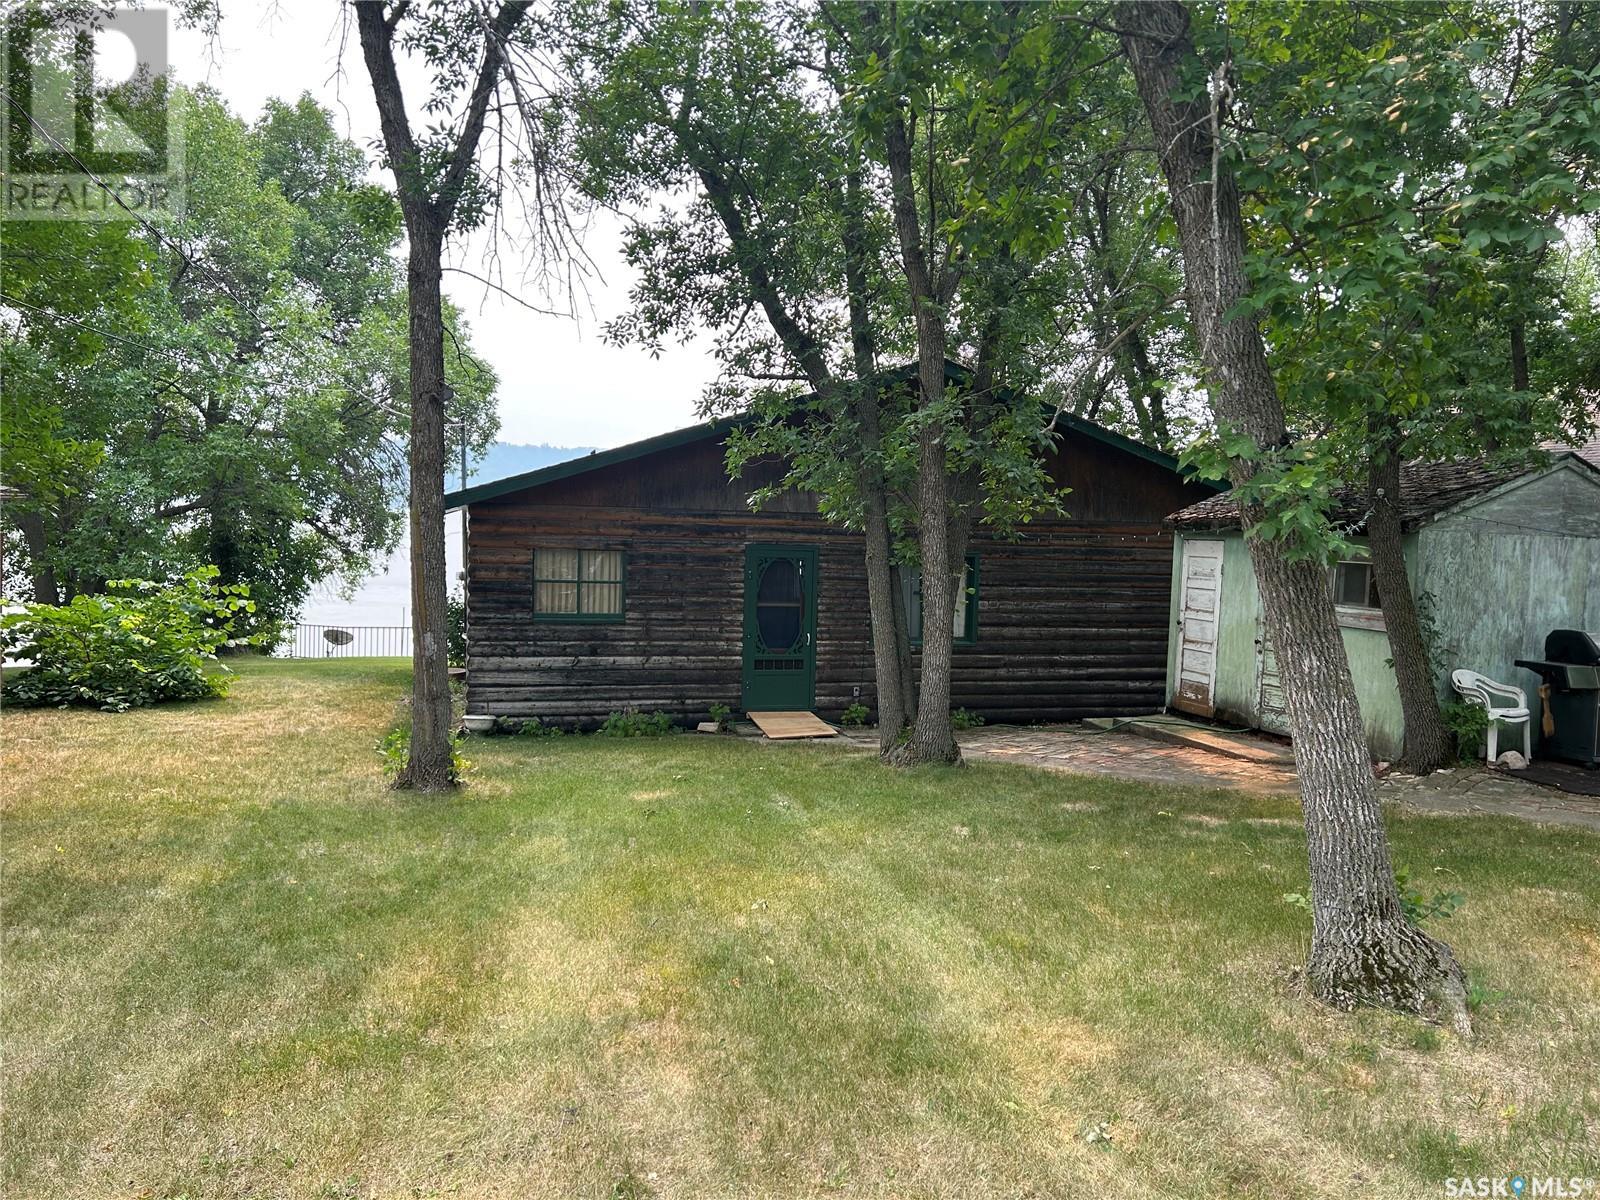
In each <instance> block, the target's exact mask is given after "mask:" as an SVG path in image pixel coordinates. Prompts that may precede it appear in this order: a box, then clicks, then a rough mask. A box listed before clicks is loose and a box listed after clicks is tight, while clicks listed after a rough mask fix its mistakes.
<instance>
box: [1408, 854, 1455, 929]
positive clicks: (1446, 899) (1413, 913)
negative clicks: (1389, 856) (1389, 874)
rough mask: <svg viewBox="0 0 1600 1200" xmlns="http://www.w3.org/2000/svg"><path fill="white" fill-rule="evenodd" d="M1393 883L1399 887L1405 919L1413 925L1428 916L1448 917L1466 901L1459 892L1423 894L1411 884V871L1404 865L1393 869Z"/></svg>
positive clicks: (1420, 922)
mask: <svg viewBox="0 0 1600 1200" xmlns="http://www.w3.org/2000/svg"><path fill="white" fill-rule="evenodd" d="M1394 885H1395V887H1397V888H1399V889H1400V907H1401V908H1403V909H1404V910H1405V913H1406V920H1408V921H1410V922H1411V923H1412V924H1413V925H1420V924H1422V922H1424V921H1426V920H1428V919H1429V918H1430V917H1449V916H1450V915H1451V914H1452V913H1454V912H1455V911H1456V909H1458V908H1460V907H1461V906H1462V905H1463V904H1465V903H1466V902H1467V901H1466V897H1465V896H1463V895H1462V894H1461V893H1460V892H1435V893H1434V894H1433V895H1432V896H1424V895H1423V894H1422V892H1421V891H1420V890H1418V889H1417V888H1415V887H1413V886H1412V885H1411V872H1410V870H1409V869H1408V868H1406V867H1401V868H1399V869H1398V870H1396V871H1395V873H1394Z"/></svg>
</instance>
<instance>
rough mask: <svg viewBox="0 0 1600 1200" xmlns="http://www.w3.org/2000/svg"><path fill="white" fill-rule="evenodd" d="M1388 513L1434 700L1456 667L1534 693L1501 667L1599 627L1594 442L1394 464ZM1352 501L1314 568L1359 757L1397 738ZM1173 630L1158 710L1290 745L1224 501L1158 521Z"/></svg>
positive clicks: (1382, 640) (1399, 723)
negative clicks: (1168, 550)
mask: <svg viewBox="0 0 1600 1200" xmlns="http://www.w3.org/2000/svg"><path fill="white" fill-rule="evenodd" d="M1400 488H1401V496H1400V506H1401V509H1402V512H1403V525H1404V529H1405V531H1406V562H1407V566H1408V568H1409V573H1410V578H1411V584H1412V588H1413V592H1414V594H1415V595H1416V597H1417V600H1418V603H1419V607H1420V608H1421V610H1422V612H1423V614H1424V623H1425V625H1426V626H1427V627H1428V628H1429V629H1430V630H1431V632H1432V638H1433V642H1434V646H1433V649H1434V652H1435V656H1436V658H1437V660H1438V661H1437V664H1436V665H1437V666H1438V668H1439V671H1438V683H1439V694H1440V699H1441V700H1447V699H1450V698H1451V697H1450V680H1449V674H1450V671H1452V670H1454V669H1457V668H1462V667H1465V668H1468V669H1471V670H1474V671H1478V672H1481V673H1482V674H1485V675H1488V676H1491V677H1492V678H1494V679H1497V680H1499V681H1501V682H1504V683H1512V684H1515V685H1517V686H1519V687H1522V688H1524V689H1525V690H1526V691H1527V692H1528V693H1529V695H1530V698H1531V697H1532V696H1533V693H1534V689H1535V688H1536V687H1537V685H1538V683H1539V680H1538V678H1537V677H1535V676H1534V675H1532V674H1530V673H1529V672H1527V671H1525V670H1524V669H1522V668H1520V667H1518V666H1516V665H1515V663H1516V660H1517V659H1519V658H1532V659H1537V658H1541V657H1543V655H1542V649H1543V645H1544V639H1545V635H1546V634H1547V633H1549V632H1550V631H1551V630H1552V629H1580V630H1600V443H1593V444H1591V445H1589V446H1586V447H1583V448H1582V449H1581V450H1576V451H1572V450H1562V451H1559V452H1557V453H1555V454H1553V455H1550V456H1548V457H1547V458H1546V459H1545V461H1544V462H1543V463H1542V464H1540V465H1537V466H1533V467H1514V468H1503V467H1501V468H1497V467H1494V466H1491V465H1489V464H1487V463H1484V462H1481V461H1456V462H1438V463H1424V462H1417V463H1408V464H1406V465H1405V466H1404V467H1403V468H1402V471H1401V480H1400ZM1365 509H1366V503H1365V499H1364V496H1363V495H1362V494H1361V493H1360V492H1359V491H1356V490H1353V489H1352V490H1350V491H1348V492H1345V493H1341V494H1339V495H1337V496H1336V497H1335V512H1334V514H1333V515H1334V519H1335V521H1336V522H1337V523H1338V524H1340V525H1341V526H1343V527H1345V528H1347V529H1351V530H1353V531H1354V537H1353V538H1352V540H1353V542H1354V544H1355V545H1356V547H1357V549H1356V551H1355V552H1354V553H1353V554H1351V555H1350V556H1349V557H1348V558H1347V559H1345V560H1344V561H1341V562H1338V563H1336V564H1334V565H1333V566H1332V567H1330V568H1329V570H1328V587H1329V588H1330V590H1331V591H1332V594H1333V600H1334V611H1335V612H1336V614H1337V615H1338V620H1339V624H1340V626H1341V627H1342V632H1343V635H1344V645H1345V652H1346V653H1347V655H1348V656H1349V660H1350V670H1351V673H1352V675H1353V676H1354V678H1355V685H1356V692H1357V694H1358V696H1359V698H1360V701H1361V713H1362V717H1363V720H1364V723H1365V725H1366V730H1367V736H1368V739H1369V740H1370V742H1371V746H1372V752H1373V754H1374V755H1375V756H1376V757H1379V758H1394V757H1396V756H1398V755H1399V753H1400V750H1401V746H1402V743H1403V739H1404V733H1405V727H1404V721H1403V719H1402V715H1401V709H1400V695H1399V691H1398V688H1397V686H1396V684H1395V678H1394V669H1393V667H1392V665H1391V656H1390V651H1389V641H1388V637H1387V634H1386V632H1385V629H1384V620H1383V611H1382V609H1381V608H1380V606H1379V601H1378V593H1377V586H1376V583H1375V581H1374V579H1373V575H1372V567H1371V565H1370V563H1369V562H1368V561H1367V558H1366V556H1365V554H1364V552H1363V551H1362V549H1361V547H1362V546H1363V545H1364V543H1365V538H1364V534H1365V515H1366V514H1365ZM1168 526H1169V528H1171V529H1172V530H1173V531H1174V532H1175V534H1176V540H1175V543H1174V546H1173V563H1174V570H1173V576H1172V629H1171V637H1170V640H1169V655H1168V663H1167V704H1168V706H1169V707H1170V708H1172V709H1175V710H1177V711H1180V712H1186V713H1191V714H1194V715H1197V716H1203V717H1214V718H1216V719H1218V720H1220V721H1225V722H1233V723H1238V724H1243V725H1248V726H1250V727H1251V728H1255V729H1264V730H1268V731H1270V732H1274V733H1283V734H1287V733H1288V732H1289V718H1288V711H1287V707H1286V705H1285V702H1284V696H1283V689H1282V687H1281V684H1280V680H1279V674H1278V655H1279V652H1280V649H1281V648H1279V647H1275V646H1274V645H1273V644H1272V640H1271V638H1269V637H1268V636H1267V633H1266V630H1265V628H1264V626H1263V623H1262V608H1261V599H1260V595H1259V593H1258V592H1257V591H1256V583H1255V576H1254V573H1253V572H1252V570H1251V567H1250V556H1249V552H1248V550H1247V549H1246V546H1245V542H1244V536H1243V533H1242V532H1241V530H1240V521H1239V510H1238V505H1237V503H1236V502H1235V501H1234V500H1233V498H1232V497H1231V496H1229V495H1227V494H1223V495H1219V496H1215V497H1212V498H1210V499H1208V500H1204V501H1201V502H1200V503H1198V504H1193V505H1190V506H1189V507H1187V508H1184V509H1181V510H1179V511H1177V512H1175V513H1173V514H1172V516H1171V518H1170V519H1169V521H1168Z"/></svg>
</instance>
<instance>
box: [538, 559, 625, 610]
mask: <svg viewBox="0 0 1600 1200" xmlns="http://www.w3.org/2000/svg"><path fill="white" fill-rule="evenodd" d="M544 549H545V550H547V551H549V552H552V553H555V554H572V555H575V556H576V562H577V574H576V575H574V576H560V577H555V576H541V575H540V574H539V553H540V551H539V550H537V549H536V550H534V552H533V590H532V594H531V596H530V597H529V600H530V604H531V607H532V610H533V619H534V620H535V621H541V622H543V621H549V622H553V623H561V624H582V625H600V624H608V623H615V622H618V621H622V620H625V619H626V618H627V612H628V552H627V551H626V550H623V549H620V548H617V547H610V548H604V547H600V546H582V547H574V546H548V547H544ZM600 554H614V555H616V556H617V569H616V576H615V578H611V577H605V578H590V577H588V576H586V575H585V571H584V567H585V560H586V559H587V557H588V556H589V555H600ZM540 584H552V585H553V584H571V585H572V586H573V587H574V589H575V605H576V608H577V611H574V612H550V611H543V612H542V611H540V609H539V586H540ZM585 584H590V585H600V586H604V587H614V588H616V595H617V607H616V609H615V610H611V609H606V610H602V611H598V612H584V611H583V603H584V595H585V590H586V589H585V587H584V585H585Z"/></svg>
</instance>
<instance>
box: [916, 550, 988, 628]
mask: <svg viewBox="0 0 1600 1200" xmlns="http://www.w3.org/2000/svg"><path fill="white" fill-rule="evenodd" d="M901 578H903V579H904V580H905V587H906V620H907V624H908V625H909V627H910V629H911V640H912V641H914V642H920V641H921V640H922V571H921V570H920V569H919V568H917V567H906V568H905V569H904V570H903V571H902V572H901ZM951 625H952V626H953V627H954V628H953V629H952V631H951V632H953V633H954V634H955V639H956V643H957V644H958V645H963V646H969V645H971V644H972V643H973V642H976V641H977V640H978V556H977V555H976V554H969V555H967V562H966V569H965V570H964V571H962V573H961V589H960V590H959V591H958V592H956V609H955V615H954V618H953V619H952V621H951Z"/></svg>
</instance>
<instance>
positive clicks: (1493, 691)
mask: <svg viewBox="0 0 1600 1200" xmlns="http://www.w3.org/2000/svg"><path fill="white" fill-rule="evenodd" d="M1450 683H1451V685H1452V686H1454V688H1455V689H1456V691H1458V692H1460V693H1461V697H1462V699H1464V700H1466V701H1467V702H1468V703H1469V704H1481V705H1483V707H1484V708H1485V709H1486V710H1487V711H1488V713H1489V762H1490V764H1491V765H1492V764H1493V763H1494V760H1495V759H1496V758H1498V757H1500V756H1499V754H1498V753H1496V751H1497V749H1498V746H1499V740H1500V725H1499V723H1500V722H1501V721H1504V722H1505V723H1506V724H1507V725H1521V726H1522V757H1523V758H1525V759H1527V760H1528V761H1529V762H1532V761H1533V714H1532V713H1531V712H1529V711H1528V693H1527V692H1525V691H1523V690H1522V689H1521V688H1519V687H1512V686H1511V685H1510V684H1509V683H1496V682H1495V681H1494V680H1492V679H1490V678H1489V677H1488V676H1487V675H1480V674H1478V673H1477V672H1476V671H1454V672H1452V673H1451V675H1450ZM1496 697H1499V698H1501V699H1505V700H1511V701H1513V702H1514V703H1512V704H1510V705H1506V706H1504V707H1498V706H1496V704H1495V698H1496Z"/></svg>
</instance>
